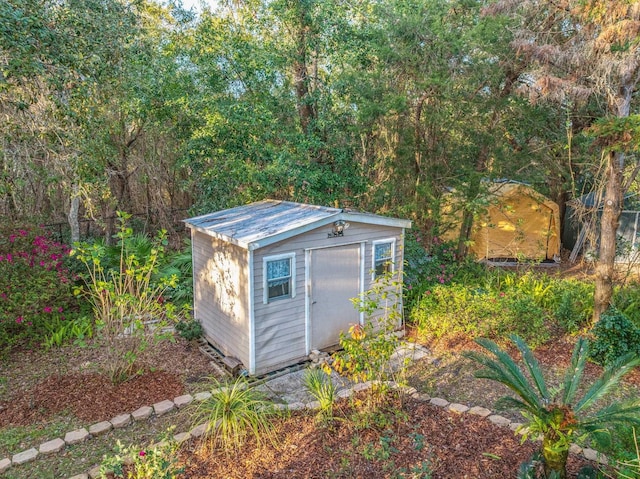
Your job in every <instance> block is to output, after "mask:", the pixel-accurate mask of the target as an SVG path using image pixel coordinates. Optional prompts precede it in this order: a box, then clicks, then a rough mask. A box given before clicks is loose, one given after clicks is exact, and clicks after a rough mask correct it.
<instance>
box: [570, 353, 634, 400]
mask: <svg viewBox="0 0 640 479" xmlns="http://www.w3.org/2000/svg"><path fill="white" fill-rule="evenodd" d="M638 365H640V357H638V356H636V354H635V353H628V354H625V355H624V356H622V357H620V358H619V359H618V360H616V361H615V362H613V363H611V364H609V365H608V366H607V368H606V369H605V370H604V372H603V373H602V376H600V378H599V379H598V380H597V381H596V382H595V383H594V385H593V386H591V388H590V389H589V390H588V391H587V393H586V394H585V395H584V396H583V398H582V399H581V400H580V401H579V402H578V404H576V406H575V408H574V410H575V412H579V411H581V410H582V409H585V408H588V407H589V406H591V405H592V404H593V403H594V402H596V401H598V400H599V399H600V398H602V397H604V396H606V395H607V394H608V393H609V392H610V391H611V390H612V389H613V388H614V387H615V386H617V385H618V384H619V383H620V380H621V379H622V377H623V376H624V375H626V374H627V373H629V372H630V371H631V370H632V369H633V368H635V367H636V366H638Z"/></svg>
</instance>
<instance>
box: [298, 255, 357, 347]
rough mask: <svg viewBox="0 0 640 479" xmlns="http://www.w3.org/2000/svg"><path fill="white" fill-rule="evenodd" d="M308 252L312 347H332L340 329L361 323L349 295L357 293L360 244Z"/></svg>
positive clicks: (346, 328) (352, 296)
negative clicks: (309, 255) (309, 256)
mask: <svg viewBox="0 0 640 479" xmlns="http://www.w3.org/2000/svg"><path fill="white" fill-rule="evenodd" d="M310 254H311V271H310V273H309V278H310V279H311V287H310V292H309V295H310V297H309V300H310V322H311V349H323V348H328V347H330V346H334V345H336V344H338V343H339V341H340V331H344V332H345V333H347V332H348V331H349V328H350V327H351V326H352V325H354V324H358V323H359V322H360V313H359V312H358V310H356V308H355V306H354V305H353V303H352V302H351V298H356V297H358V294H359V293H360V263H361V259H360V245H359V244H352V245H346V246H337V247H335V248H323V249H316V250H312V251H311V252H310Z"/></svg>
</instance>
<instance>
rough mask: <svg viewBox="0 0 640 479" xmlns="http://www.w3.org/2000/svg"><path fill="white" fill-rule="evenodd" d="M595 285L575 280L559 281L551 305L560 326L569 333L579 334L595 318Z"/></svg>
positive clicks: (556, 283)
mask: <svg viewBox="0 0 640 479" xmlns="http://www.w3.org/2000/svg"><path fill="white" fill-rule="evenodd" d="M593 288H594V286H593V284H592V283H586V282H582V281H575V280H557V281H556V282H555V286H554V303H553V304H552V305H551V306H552V309H553V315H554V316H555V318H556V320H557V322H558V325H559V326H560V327H562V329H564V330H565V331H567V332H568V333H577V332H578V331H580V330H581V329H582V328H584V327H585V326H587V325H588V324H589V323H590V322H591V318H592V316H593Z"/></svg>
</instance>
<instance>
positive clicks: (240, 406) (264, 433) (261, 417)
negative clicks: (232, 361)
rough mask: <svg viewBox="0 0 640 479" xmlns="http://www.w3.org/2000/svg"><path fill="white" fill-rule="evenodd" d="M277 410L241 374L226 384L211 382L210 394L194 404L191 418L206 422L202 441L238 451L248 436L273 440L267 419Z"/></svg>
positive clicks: (197, 422)
mask: <svg viewBox="0 0 640 479" xmlns="http://www.w3.org/2000/svg"><path fill="white" fill-rule="evenodd" d="M277 413H278V411H277V410H276V409H275V408H274V406H273V403H272V402H271V401H269V400H268V399H267V398H266V397H265V396H264V395H263V394H262V393H261V392H260V391H258V390H257V389H255V388H253V387H251V386H249V384H248V383H247V381H246V379H245V378H242V377H240V378H237V379H236V380H235V381H234V382H232V383H230V384H226V385H225V384H223V383H220V382H218V381H214V383H213V389H212V391H211V397H210V398H208V399H206V400H205V401H202V402H201V403H200V404H199V405H198V406H197V407H196V409H195V410H194V411H193V414H192V420H193V421H194V422H195V423H196V424H203V423H205V424H207V427H206V430H205V433H204V440H205V444H208V445H210V446H211V447H220V448H222V449H223V450H224V451H226V452H238V451H239V450H240V449H241V447H242V445H243V444H244V443H245V441H246V439H247V437H249V436H252V437H254V438H255V439H256V441H257V442H259V443H260V442H263V441H264V440H265V439H266V440H273V439H274V438H273V436H272V424H271V421H270V418H271V417H272V416H274V415H276V414H277Z"/></svg>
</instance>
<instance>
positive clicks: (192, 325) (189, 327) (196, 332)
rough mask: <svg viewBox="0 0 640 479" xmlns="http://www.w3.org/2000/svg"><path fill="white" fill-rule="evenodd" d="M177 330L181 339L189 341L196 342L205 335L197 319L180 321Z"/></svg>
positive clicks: (176, 326)
mask: <svg viewBox="0 0 640 479" xmlns="http://www.w3.org/2000/svg"><path fill="white" fill-rule="evenodd" d="M175 328H176V331H178V334H179V335H180V337H181V338H184V339H186V340H187V341H194V340H196V339H198V338H201V337H202V335H203V334H204V330H203V329H202V325H201V324H200V323H199V322H198V321H196V320H195V319H187V320H182V321H178V322H177V323H176V325H175Z"/></svg>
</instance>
